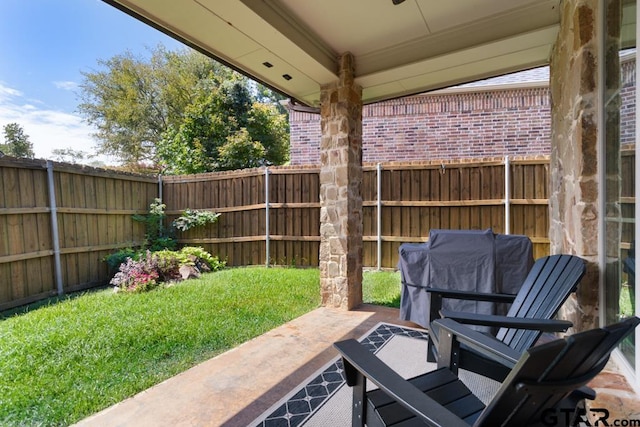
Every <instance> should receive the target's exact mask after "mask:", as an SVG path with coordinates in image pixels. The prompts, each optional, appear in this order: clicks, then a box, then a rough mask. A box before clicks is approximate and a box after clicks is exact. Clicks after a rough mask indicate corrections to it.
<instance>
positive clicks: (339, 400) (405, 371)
mask: <svg viewBox="0 0 640 427" xmlns="http://www.w3.org/2000/svg"><path fill="white" fill-rule="evenodd" d="M428 337H429V334H428V333H427V332H426V331H424V330H420V329H413V328H408V327H401V326H397V325H391V324H388V323H379V324H378V325H376V326H375V327H374V328H373V329H372V330H371V331H369V332H368V333H367V334H365V335H364V336H363V337H362V338H360V339H359V341H360V342H361V343H362V344H363V345H364V346H366V347H367V348H368V349H369V350H370V351H372V352H374V353H375V354H376V356H378V357H379V358H380V359H381V360H382V361H384V362H385V363H386V364H387V365H389V366H390V367H391V368H392V369H394V370H395V371H396V372H397V373H398V374H399V375H401V376H402V377H403V378H410V377H413V376H416V375H420V374H422V373H425V372H428V371H431V370H433V369H435V368H436V365H435V363H428V362H427V361H426V354H427V340H428V339H429V338H428ZM459 376H460V378H461V379H462V380H463V381H464V382H465V383H467V386H468V387H469V388H470V389H471V391H472V392H474V394H476V395H477V396H478V397H479V398H480V399H481V400H482V401H484V402H485V403H486V402H488V401H489V400H491V397H492V396H493V394H494V393H495V391H496V390H497V388H498V386H499V383H497V382H495V381H493V380H490V379H487V378H484V377H481V376H479V375H476V374H473V373H471V372H466V371H463V370H460V373H459ZM374 387H375V386H373V385H370V384H368V388H374ZM351 392H352V391H351V388H350V387H348V386H347V385H346V384H345V380H344V376H343V369H342V360H341V358H340V357H337V358H336V359H334V360H333V361H331V362H330V363H329V364H328V365H326V366H325V367H323V368H321V369H320V370H319V372H317V373H315V374H313V375H312V376H311V377H309V378H308V379H307V381H304V382H303V383H302V384H301V385H300V386H298V387H296V388H295V389H294V390H293V391H292V392H291V393H289V394H288V395H287V396H285V397H284V398H283V399H282V400H281V401H280V402H278V403H276V404H275V405H274V406H272V407H271V408H269V409H268V410H267V411H265V413H264V414H262V415H261V416H260V417H258V418H257V419H256V420H255V421H254V422H253V423H251V424H250V426H252V427H297V426H305V427H326V426H332V427H341V426H350V425H351V398H352V395H351Z"/></svg>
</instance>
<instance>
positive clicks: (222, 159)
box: [158, 76, 289, 174]
mask: <svg viewBox="0 0 640 427" xmlns="http://www.w3.org/2000/svg"><path fill="white" fill-rule="evenodd" d="M158 154H159V157H160V159H161V161H162V163H163V165H164V166H165V172H166V173H169V174H189V173H198V172H210V171H216V170H230V169H242V168H249V167H255V166H261V165H274V164H275V165H279V164H283V163H285V162H286V161H287V160H288V158H289V125H288V122H287V117H286V115H285V114H282V113H280V112H279V110H278V108H277V105H276V104H275V103H273V102H271V103H269V104H264V103H260V102H256V101H255V96H253V95H252V94H251V88H250V85H249V82H248V81H247V80H246V79H244V78H239V76H238V77H236V78H233V79H229V80H226V81H224V82H223V83H221V84H219V85H217V86H215V85H203V86H202V90H201V92H200V95H199V96H198V97H197V98H196V99H195V100H194V103H193V104H191V105H190V106H189V107H188V108H187V111H186V113H185V117H184V120H183V122H182V124H181V126H180V127H178V128H170V129H169V130H168V131H167V132H165V134H164V135H163V138H162V140H161V141H160V142H159V144H158Z"/></svg>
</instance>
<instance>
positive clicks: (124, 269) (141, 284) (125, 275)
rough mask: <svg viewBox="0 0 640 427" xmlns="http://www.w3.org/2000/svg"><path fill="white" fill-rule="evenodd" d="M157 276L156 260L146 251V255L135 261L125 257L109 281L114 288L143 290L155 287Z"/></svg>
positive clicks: (134, 290) (133, 290)
mask: <svg viewBox="0 0 640 427" xmlns="http://www.w3.org/2000/svg"><path fill="white" fill-rule="evenodd" d="M159 278H160V275H159V268H158V261H157V259H156V258H155V257H154V256H153V255H152V254H151V252H150V251H147V254H146V256H145V257H144V258H141V259H139V260H137V261H136V260H134V259H133V258H127V261H125V262H124V263H122V264H120V269H119V271H118V272H117V273H116V274H115V275H114V276H113V278H112V279H111V281H110V282H109V283H111V284H112V285H114V286H115V287H116V290H121V291H126V292H144V291H149V290H151V289H154V288H156V287H157V286H158V279H159Z"/></svg>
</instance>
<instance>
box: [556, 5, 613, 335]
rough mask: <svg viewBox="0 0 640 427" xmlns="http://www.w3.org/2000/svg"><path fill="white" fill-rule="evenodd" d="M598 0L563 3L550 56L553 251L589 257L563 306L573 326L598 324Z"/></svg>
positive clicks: (563, 311)
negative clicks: (578, 281) (584, 268)
mask: <svg viewBox="0 0 640 427" xmlns="http://www.w3.org/2000/svg"><path fill="white" fill-rule="evenodd" d="M597 4H598V1H597V0H565V1H564V2H562V3H561V7H563V10H562V20H561V24H560V33H559V34H558V39H557V41H556V44H555V47H554V51H553V53H552V57H551V70H550V76H551V77H550V79H551V81H550V87H551V100H552V105H551V128H552V130H551V165H550V173H551V177H550V181H551V182H550V184H551V192H550V199H549V209H550V212H549V214H550V216H549V218H550V231H549V238H550V241H551V253H552V254H557V253H571V254H575V255H578V256H580V257H582V258H584V259H585V260H587V274H586V275H585V277H584V278H583V279H582V282H581V283H580V286H579V288H578V292H577V293H576V296H575V297H574V296H571V297H570V298H569V300H568V302H567V303H566V304H565V305H564V307H563V308H562V309H561V311H560V317H562V318H564V319H567V320H570V321H572V322H573V324H574V329H575V330H584V329H589V328H592V327H596V326H598V323H599V321H598V282H599V279H598V277H599V268H598V250H599V247H598V231H599V229H598V224H599V221H600V216H601V212H600V209H599V197H600V191H601V190H600V186H601V183H600V182H599V180H598V102H599V98H598V91H597V81H598V74H597V64H598V50H597V48H598V46H597V37H598V35H597V31H596V28H597V26H596V22H597V21H596V18H597V14H598V6H597Z"/></svg>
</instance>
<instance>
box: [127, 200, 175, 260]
mask: <svg viewBox="0 0 640 427" xmlns="http://www.w3.org/2000/svg"><path fill="white" fill-rule="evenodd" d="M166 207H167V206H166V205H165V204H163V203H162V200H160V199H158V198H156V199H154V201H153V203H151V205H149V213H148V214H146V215H133V219H134V220H135V221H138V222H142V223H144V226H145V239H146V242H145V245H146V247H148V248H149V249H151V250H152V251H158V250H162V249H167V248H168V249H175V248H176V245H177V242H176V241H175V239H173V238H172V237H170V236H166V235H163V229H162V222H163V221H164V219H165V217H166V216H167V215H166V214H165V212H164V210H165V208H166Z"/></svg>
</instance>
